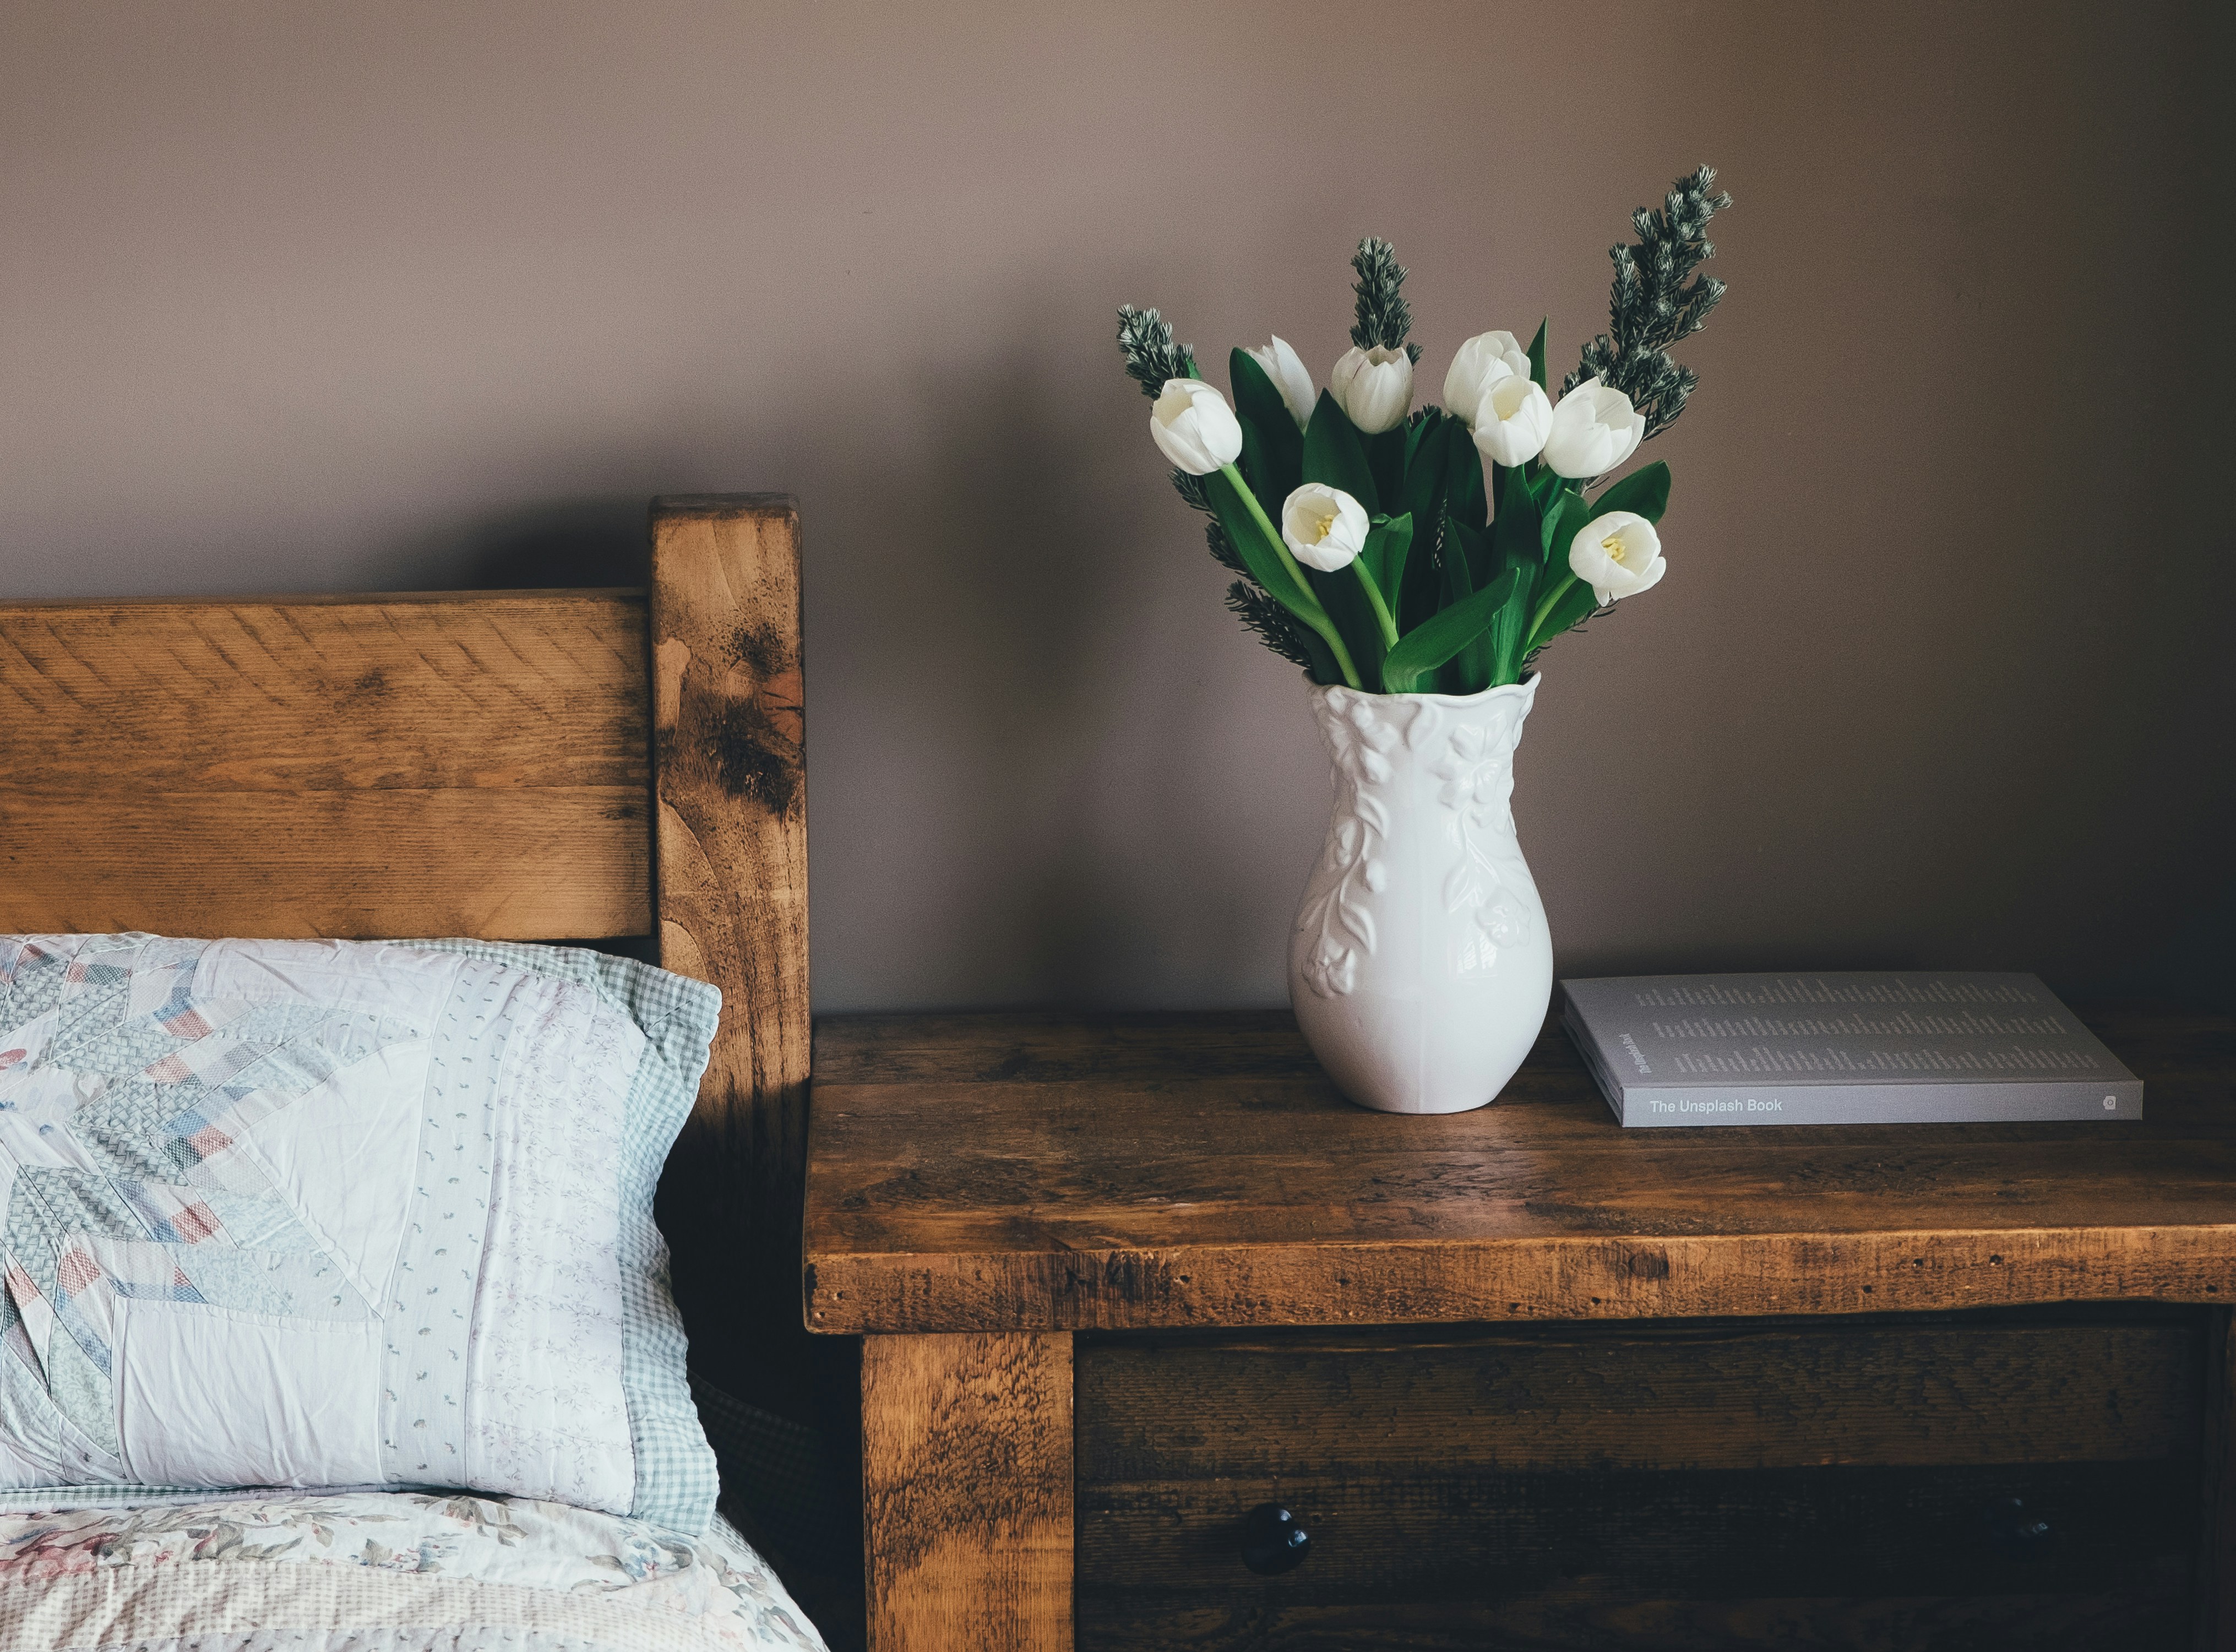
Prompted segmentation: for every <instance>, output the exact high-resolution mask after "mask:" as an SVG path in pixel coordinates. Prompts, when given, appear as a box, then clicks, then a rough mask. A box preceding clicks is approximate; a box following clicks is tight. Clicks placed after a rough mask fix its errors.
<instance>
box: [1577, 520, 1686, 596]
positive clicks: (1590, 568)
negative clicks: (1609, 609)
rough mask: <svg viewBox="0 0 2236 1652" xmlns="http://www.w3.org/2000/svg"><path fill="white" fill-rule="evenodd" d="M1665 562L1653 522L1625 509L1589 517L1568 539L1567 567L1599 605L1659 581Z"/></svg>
mask: <svg viewBox="0 0 2236 1652" xmlns="http://www.w3.org/2000/svg"><path fill="white" fill-rule="evenodd" d="M1667 566H1668V564H1667V563H1664V562H1663V561H1662V560H1661V535H1660V534H1657V533H1655V532H1654V524H1653V523H1650V522H1648V521H1647V519H1646V518H1645V517H1641V516H1634V515H1633V514H1632V513H1631V512H1629V511H1628V510H1610V511H1608V513H1607V515H1605V516H1603V517H1593V518H1592V519H1591V520H1590V521H1589V522H1588V523H1585V524H1584V525H1583V526H1582V528H1580V529H1578V530H1576V536H1575V538H1574V539H1572V540H1570V541H1569V542H1568V571H1569V572H1570V573H1572V574H1574V575H1575V576H1576V577H1577V578H1578V579H1580V580H1582V581H1583V582H1584V583H1585V584H1587V585H1588V586H1590V587H1591V588H1592V595H1593V596H1595V597H1596V598H1597V599H1598V600H1599V603H1600V606H1601V607H1602V608H1605V607H1606V606H1607V605H1608V603H1609V602H1614V601H1615V600H1616V599H1617V598H1618V597H1623V596H1637V595H1638V594H1639V592H1641V591H1642V590H1646V589H1649V588H1650V587H1652V586H1654V585H1658V584H1660V583H1661V576H1662V573H1663V572H1664V570H1665V569H1667Z"/></svg>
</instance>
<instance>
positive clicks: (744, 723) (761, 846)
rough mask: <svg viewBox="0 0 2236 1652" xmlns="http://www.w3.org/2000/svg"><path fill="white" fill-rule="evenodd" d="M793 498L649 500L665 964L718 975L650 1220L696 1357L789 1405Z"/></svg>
mask: <svg viewBox="0 0 2236 1652" xmlns="http://www.w3.org/2000/svg"><path fill="white" fill-rule="evenodd" d="M799 604H800V577H799V509H798V507H797V506H796V505H794V503H792V500H791V499H789V498H788V497H785V496H783V495H780V494H732V495H715V496H701V497H673V498H661V499H655V500H654V502H653V506H652V592H651V615H650V624H651V635H652V702H653V728H654V737H653V766H654V884H655V896H654V900H655V906H656V917H657V922H658V935H659V942H660V961H661V964H663V965H664V966H665V967H667V968H668V969H671V970H674V971H678V972H680V973H681V974H685V975H690V976H695V977H698V978H700V980H704V981H711V982H713V983H714V984H715V985H716V986H719V987H720V988H721V989H722V1020H721V1027H720V1031H719V1032H718V1034H717V1035H716V1037H715V1041H714V1056H713V1059H712V1060H711V1061H710V1062H709V1063H708V1065H707V1077H706V1081H705V1083H703V1084H701V1085H700V1090H699V1106H698V1109H697V1111H696V1112H695V1113H694V1116H693V1117H692V1120H691V1123H690V1125H689V1126H688V1127H687V1129H686V1131H685V1134H684V1136H683V1139H682V1140H681V1142H679V1143H678V1144H677V1149H676V1151H675V1153H674V1155H671V1157H670V1159H669V1161H668V1175H667V1178H666V1180H665V1181H663V1183H662V1186H661V1221H662V1225H663V1226H664V1227H666V1228H667V1230H668V1238H669V1241H670V1243H671V1245H672V1247H673V1248H674V1253H675V1258H676V1263H675V1289H676V1295H677V1298H678V1300H679V1301H680V1302H681V1305H682V1307H683V1313H684V1317H685V1320H686V1322H687V1325H688V1327H689V1330H690V1333H691V1344H692V1353H693V1359H694V1363H696V1364H698V1365H699V1366H700V1367H701V1369H702V1370H704V1371H705V1372H707V1374H708V1375H710V1376H712V1377H714V1379H716V1380H717V1381H720V1382H721V1383H723V1384H724V1385H726V1386H732V1387H734V1388H735V1389H737V1391H738V1392H740V1393H741V1394H743V1395H744V1396H745V1397H746V1398H747V1399H754V1400H756V1401H758V1402H759V1403H761V1404H764V1405H776V1406H777V1407H779V1409H786V1410H793V1409H797V1406H796V1405H794V1404H787V1403H786V1402H787V1401H793V1402H796V1401H798V1400H799V1399H800V1398H801V1397H802V1393H803V1390H804V1387H805V1385H806V1382H807V1380H808V1379H807V1377H806V1361H807V1352H806V1350H807V1337H806V1331H805V1328H804V1325H803V1321H802V1313H801V1297H800V1273H799V1267H800V1210H801V1201H802V1195H803V1189H804V1186H805V1177H806V1147H807V1075H808V1050H809V1037H810V1033H809V1020H808V998H807V781H806V734H805V725H804V721H803V716H802V678H801V665H800V611H799Z"/></svg>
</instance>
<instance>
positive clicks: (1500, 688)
mask: <svg viewBox="0 0 2236 1652" xmlns="http://www.w3.org/2000/svg"><path fill="white" fill-rule="evenodd" d="M1537 681H1538V674H1537V673H1536V672H1535V671H1533V672H1531V673H1530V674H1529V675H1528V676H1526V677H1524V678H1522V681H1519V682H1502V683H1499V684H1496V686H1494V687H1492V688H1480V689H1477V690H1476V692H1475V693H1474V694H1372V693H1370V692H1368V691H1367V690H1366V689H1365V688H1352V687H1351V685H1350V684H1349V683H1347V682H1314V681H1312V678H1311V677H1310V676H1306V677H1305V688H1306V689H1307V690H1309V691H1310V692H1312V693H1313V694H1326V695H1329V696H1331V697H1332V696H1334V695H1336V694H1348V695H1350V696H1351V698H1353V699H1355V700H1367V701H1374V702H1376V703H1378V704H1383V705H1393V706H1394V705H1397V704H1398V703H1399V702H1401V701H1426V702H1428V703H1429V704H1431V705H1437V706H1480V705H1483V704H1484V703H1486V702H1487V701H1491V700H1493V699H1496V697H1497V696H1498V695H1500V694H1514V695H1516V696H1519V697H1522V698H1525V699H1526V698H1529V697H1531V696H1534V695H1535V694H1536V692H1537Z"/></svg>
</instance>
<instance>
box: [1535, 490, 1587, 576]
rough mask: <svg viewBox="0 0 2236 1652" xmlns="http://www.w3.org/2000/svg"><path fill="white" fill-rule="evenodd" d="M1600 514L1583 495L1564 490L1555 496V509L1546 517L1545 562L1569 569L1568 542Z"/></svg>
mask: <svg viewBox="0 0 2236 1652" xmlns="http://www.w3.org/2000/svg"><path fill="white" fill-rule="evenodd" d="M1598 514H1599V511H1598V510H1597V509H1596V508H1595V506H1594V505H1593V504H1592V503H1591V502H1590V501H1589V500H1588V499H1586V498H1585V497H1584V496H1583V495H1582V494H1581V493H1571V492H1569V491H1568V490H1567V489H1565V488H1563V489H1562V490H1561V491H1560V492H1559V493H1558V494H1556V495H1555V496H1554V502H1553V507H1552V509H1551V510H1550V511H1549V512H1548V513H1547V515H1546V517H1545V544H1544V559H1545V561H1546V562H1548V563H1559V564H1560V565H1561V566H1562V567H1563V568H1565V567H1567V566H1568V542H1569V541H1570V540H1571V539H1574V538H1575V536H1576V532H1577V530H1579V529H1581V528H1582V526H1583V525H1584V523H1587V522H1588V521H1589V520H1590V519H1591V518H1592V517H1595V516H1597V515H1598Z"/></svg>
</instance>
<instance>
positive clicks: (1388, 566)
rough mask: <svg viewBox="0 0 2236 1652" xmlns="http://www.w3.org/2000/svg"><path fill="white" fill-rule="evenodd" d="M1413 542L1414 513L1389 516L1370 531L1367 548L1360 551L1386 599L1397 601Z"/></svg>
mask: <svg viewBox="0 0 2236 1652" xmlns="http://www.w3.org/2000/svg"><path fill="white" fill-rule="evenodd" d="M1412 544H1413V518H1412V517H1411V514H1408V515H1405V516H1402V517H1387V518H1385V519H1384V520H1383V521H1381V522H1378V523H1375V524H1374V525H1373V526H1372V527H1371V528H1369V529H1368V530H1366V549H1365V550H1363V551H1361V552H1360V553H1359V557H1360V560H1361V561H1363V562H1364V563H1365V564H1366V571H1367V573H1368V575H1369V576H1371V578H1372V579H1373V581H1374V583H1375V586H1376V589H1378V590H1380V591H1381V593H1382V600H1383V601H1384V602H1390V603H1393V604H1394V603H1395V602H1397V601H1398V590H1399V589H1400V587H1401V585H1402V584H1403V582H1404V574H1405V560H1406V554H1407V553H1408V552H1409V551H1410V550H1411V549H1412Z"/></svg>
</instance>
